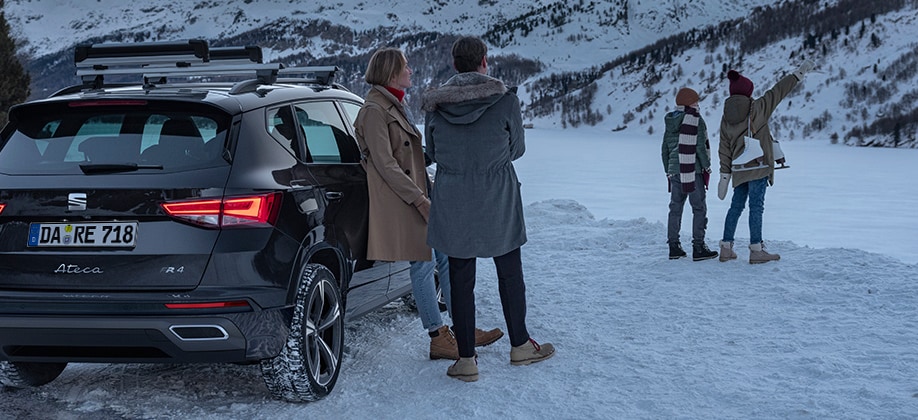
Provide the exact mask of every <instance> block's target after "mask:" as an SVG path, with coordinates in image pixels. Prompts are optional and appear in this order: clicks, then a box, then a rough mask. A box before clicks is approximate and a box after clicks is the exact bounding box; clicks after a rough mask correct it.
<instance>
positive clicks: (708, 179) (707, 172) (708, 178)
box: [701, 168, 711, 190]
mask: <svg viewBox="0 0 918 420" xmlns="http://www.w3.org/2000/svg"><path fill="white" fill-rule="evenodd" d="M701 176H702V177H703V178H704V189H705V190H707V189H708V185H709V184H710V183H711V168H704V170H702V171H701Z"/></svg>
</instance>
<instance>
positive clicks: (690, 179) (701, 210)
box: [663, 87, 717, 261]
mask: <svg viewBox="0 0 918 420" xmlns="http://www.w3.org/2000/svg"><path fill="white" fill-rule="evenodd" d="M698 102H699V97H698V92H695V91H694V90H692V89H689V88H685V87H684V88H682V89H679V91H678V92H677V93H676V110H675V111H672V112H670V113H668V114H666V117H665V118H664V121H665V123H666V130H664V132H663V170H664V171H665V172H666V177H667V179H668V180H669V194H670V198H669V218H668V226H667V233H666V241H667V242H668V243H669V259H671V260H675V259H679V258H682V257H685V256H686V254H685V251H684V250H682V244H681V243H680V242H679V231H680V230H681V228H682V210H683V209H684V208H685V200H686V199H688V200H689V203H691V205H692V260H694V261H702V260H709V259H711V258H714V257H716V256H717V252H716V251H711V250H710V249H708V245H707V244H706V243H705V241H704V234H705V230H706V229H707V227H708V206H707V203H705V190H707V189H708V179H709V177H710V174H711V145H710V143H709V142H708V128H707V124H705V122H704V119H703V118H701V113H700V112H698Z"/></svg>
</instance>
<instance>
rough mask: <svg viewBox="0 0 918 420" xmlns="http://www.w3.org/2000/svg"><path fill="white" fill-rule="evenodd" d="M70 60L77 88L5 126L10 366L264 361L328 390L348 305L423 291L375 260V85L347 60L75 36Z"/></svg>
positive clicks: (19, 369) (2, 178)
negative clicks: (366, 144) (299, 63)
mask: <svg viewBox="0 0 918 420" xmlns="http://www.w3.org/2000/svg"><path fill="white" fill-rule="evenodd" d="M75 62H76V68H77V75H78V76H80V77H81V80H82V82H83V83H82V84H81V85H78V86H73V87H70V88H67V89H63V90H61V91H60V92H57V93H55V94H54V95H52V96H51V97H49V98H47V99H43V100H36V101H32V102H29V103H25V104H22V105H19V106H16V107H14V108H12V109H11V110H10V113H9V118H10V122H9V124H7V126H6V127H5V128H3V131H2V132H0V186H2V190H0V383H3V384H5V385H8V386H14V387H26V386H39V385H42V384H45V383H48V382H50V381H52V380H54V378H56V377H57V376H58V375H59V374H60V373H61V371H62V370H63V369H64V368H65V366H66V365H67V363H68V362H90V363H92V362H104V363H113V362H123V363H137V362H143V363H148V362H167V363H187V362H207V363H213V362H235V363H254V362H258V363H260V364H261V370H262V372H263V376H264V379H265V383H266V384H267V387H268V389H269V390H270V391H271V393H272V394H273V395H274V396H275V397H277V398H280V399H284V400H288V401H311V400H316V399H320V398H322V397H324V396H325V395H327V394H328V393H329V392H330V391H331V390H332V388H333V387H334V385H335V382H336V380H337V378H338V371H339V368H340V367H341V358H342V354H343V347H344V322H346V321H347V320H348V319H351V318H354V317H357V316H360V315H362V314H365V313H367V312H369V311H372V310H375V309H377V308H380V307H381V306H383V305H385V304H387V303H389V302H391V301H393V300H396V299H399V298H402V297H404V296H406V295H407V294H408V293H409V292H410V291H411V283H410V280H409V276H408V271H407V269H408V265H407V264H406V263H386V262H373V261H367V260H366V237H367V186H366V172H365V171H364V169H363V168H362V166H361V164H360V151H359V149H358V146H357V142H356V141H355V139H354V131H353V121H354V118H355V117H356V116H357V111H358V110H359V109H360V106H361V104H362V99H361V98H360V97H359V96H356V95H354V94H352V93H350V92H348V91H347V90H346V89H344V88H342V87H340V86H338V85H337V84H335V83H333V78H334V74H335V71H337V68H335V67H300V68H285V67H284V66H283V65H281V64H277V63H263V62H262V57H261V49H260V48H258V47H238V48H235V47H233V48H209V47H208V44H207V42H205V41H202V40H189V41H184V42H154V43H139V44H95V45H81V46H78V47H77V48H76V52H75ZM127 75H134V78H139V77H138V76H139V75H142V77H143V83H139V82H134V83H123V82H114V81H112V80H115V79H119V78H120V79H122V80H124V79H125V77H128V76H127ZM106 78H108V79H109V80H106ZM135 80H136V79H135ZM233 80H237V81H233Z"/></svg>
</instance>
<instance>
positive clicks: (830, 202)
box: [0, 122, 918, 419]
mask: <svg viewBox="0 0 918 420" xmlns="http://www.w3.org/2000/svg"><path fill="white" fill-rule="evenodd" d="M709 124H712V123H711V122H709ZM527 135H528V137H527V144H528V151H527V154H526V155H525V156H523V158H522V159H520V160H519V161H518V162H517V169H518V172H519V174H520V179H521V182H522V183H523V195H524V199H525V200H526V201H527V202H528V203H530V204H529V205H528V206H527V208H526V215H527V225H528V231H529V243H528V244H527V245H525V246H524V247H523V264H524V270H525V273H526V276H527V277H526V280H527V287H528V290H527V298H528V302H529V316H528V323H529V328H530V331H531V333H532V335H533V337H534V338H535V339H536V340H540V341H549V342H552V343H554V344H555V346H556V348H557V350H558V353H557V355H556V356H555V357H554V358H552V359H549V360H547V361H545V362H543V363H539V364H535V365H531V366H525V367H515V366H510V364H509V360H508V359H509V354H508V352H509V342H508V340H507V338H506V337H505V338H502V339H501V340H500V341H498V342H497V343H495V344H493V345H491V346H488V347H484V348H480V349H479V355H480V358H479V367H480V371H481V379H480V380H479V381H478V382H475V383H463V382H460V381H456V380H453V379H450V378H448V377H447V376H446V374H445V372H446V368H447V367H448V366H449V363H450V362H448V361H430V360H428V359H427V343H428V339H427V337H426V334H425V333H424V331H423V330H422V328H421V325H420V321H418V319H417V316H416V315H415V314H413V313H411V312H409V311H408V310H407V309H406V308H405V307H404V306H403V305H400V304H393V305H390V306H389V307H387V308H385V309H383V310H381V311H378V312H375V313H372V314H370V315H369V316H367V317H364V318H362V319H360V320H359V321H358V322H355V323H353V324H351V325H349V326H348V328H347V333H348V335H347V338H346V344H347V352H346V358H345V359H344V362H343V367H342V373H341V377H340V379H339V382H338V385H337V387H336V388H335V390H334V392H333V393H332V395H330V396H329V397H328V398H326V399H325V400H322V401H319V402H316V403H312V404H306V405H294V404H287V403H282V402H278V401H275V400H272V399H270V397H268V395H267V390H266V389H265V386H264V384H263V383H262V381H261V377H260V374H259V369H258V367H257V366H237V365H153V364H128V365H103V364H73V365H71V366H69V367H68V368H67V369H66V370H65V371H64V373H63V374H62V375H61V377H60V378H58V379H57V380H56V381H55V382H52V383H51V384H49V385H46V386H45V387H42V388H39V389H35V390H11V389H3V390H0V419H7V418H10V419H13V418H29V417H34V418H57V419H98V418H113V417H116V418H117V417H124V418H183V419H186V418H211V419H218V418H219V419H225V418H239V419H278V418H335V419H337V418H341V419H358V418H374V419H375V418H384V419H387V418H393V419H396V418H398V419H402V418H410V419H426V418H430V419H443V418H513V419H517V418H521V419H531V418H578V419H579V418H614V419H659V418H685V419H694V418H742V419H753V418H756V419H757V418H795V419H816V418H820V419H821V418H832V419H865V418H882V419H913V418H916V417H918V382H916V381H915V378H918V354H916V352H915V349H916V348H918V294H916V293H915V289H914V283H913V282H914V280H915V279H916V278H918V264H916V263H918V239H916V238H918V222H916V220H915V218H914V214H915V209H916V208H918V195H916V194H915V192H916V188H915V180H916V179H918V167H916V165H914V163H915V162H918V150H888V149H855V148H849V147H843V146H833V145H829V144H828V142H827V141H810V142H787V143H783V149H784V150H785V152H786V153H787V155H788V161H789V163H790V165H791V169H787V170H783V171H780V172H778V174H777V175H778V176H777V181H776V185H775V186H774V188H771V189H769V192H768V194H767V196H766V204H765V235H764V236H765V239H766V241H767V243H768V247H769V249H770V250H771V251H773V252H777V253H780V254H781V256H782V259H781V261H779V262H776V263H768V264H762V265H755V266H753V265H750V264H748V263H746V261H745V259H746V258H747V257H748V251H747V249H746V247H745V245H746V244H747V243H748V227H747V225H746V218H745V217H744V218H743V219H741V220H740V226H739V228H738V229H737V247H736V248H737V251H738V254H739V256H740V259H739V260H737V261H731V262H727V263H720V262H718V261H717V260H712V261H702V262H692V261H691V260H688V259H682V260H676V261H669V260H668V259H667V258H666V257H667V249H666V245H665V225H664V223H663V220H664V219H665V217H666V206H667V203H668V195H667V193H666V183H665V180H664V177H663V175H662V163H661V160H660V157H659V154H660V152H659V150H660V146H659V141H660V139H659V138H658V136H652V137H642V138H622V137H619V136H616V135H614V134H612V133H607V132H598V131H590V130H567V131H561V130H558V131H554V130H542V129H535V130H529V131H528V132H527ZM715 148H716V146H715ZM708 205H709V212H708V216H709V219H710V225H709V229H708V242H709V244H710V245H711V246H712V247H715V246H716V243H717V240H718V239H720V235H721V233H722V229H723V217H724V215H725V213H726V208H727V203H726V202H721V201H719V200H717V197H716V195H715V194H713V191H712V194H711V195H710V196H709V197H708ZM689 215H690V209H689V208H688V207H687V208H686V213H685V218H684V223H683V229H682V231H683V237H684V238H683V239H684V240H683V243H684V244H685V245H686V246H688V243H689V240H688V237H687V236H686V235H690V224H691V222H690V216H689ZM477 291H478V305H479V325H481V326H483V327H495V326H500V327H502V328H503V327H504V326H503V321H502V318H501V315H500V303H499V298H498V296H497V287H496V278H495V274H494V269H493V265H492V264H491V263H490V261H489V260H480V262H479V282H478V288H477Z"/></svg>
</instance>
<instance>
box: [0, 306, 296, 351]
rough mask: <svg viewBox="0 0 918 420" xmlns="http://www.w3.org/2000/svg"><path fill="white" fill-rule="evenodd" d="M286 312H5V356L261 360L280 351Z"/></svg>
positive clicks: (1, 334) (1, 342)
mask: <svg viewBox="0 0 918 420" xmlns="http://www.w3.org/2000/svg"><path fill="white" fill-rule="evenodd" d="M282 312H283V311H281V310H273V311H259V312H246V313H233V314H224V315H213V314H209V315H205V316H180V317H151V316H133V317H132V316H121V317H113V316H105V317H101V316H79V317H68V316H11V315H0V360H8V361H14V362H88V363H150V362H162V363H199V362H204V363H214V362H246V361H256V360H260V359H264V358H267V357H273V356H275V355H277V353H279V352H280V349H281V348H282V346H283V343H284V340H285V337H286V336H287V329H288V327H287V325H286V323H285V322H284V319H285V317H284V316H283V314H282ZM287 319H289V318H287Z"/></svg>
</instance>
